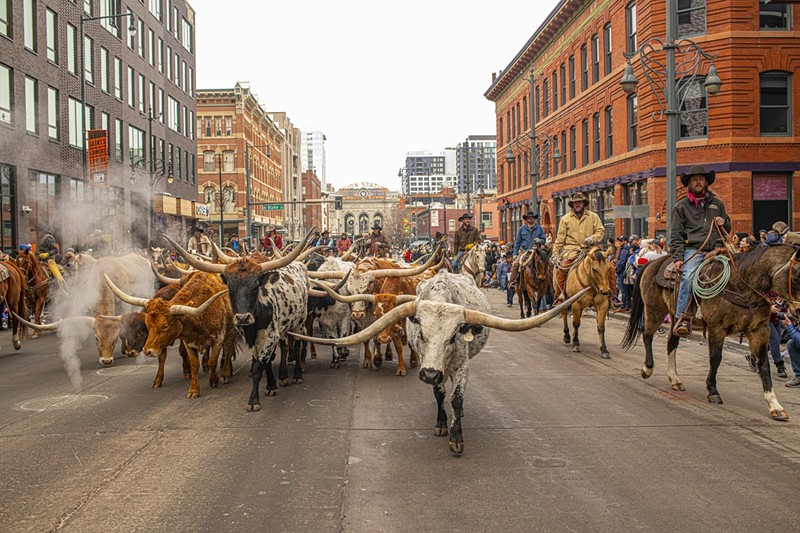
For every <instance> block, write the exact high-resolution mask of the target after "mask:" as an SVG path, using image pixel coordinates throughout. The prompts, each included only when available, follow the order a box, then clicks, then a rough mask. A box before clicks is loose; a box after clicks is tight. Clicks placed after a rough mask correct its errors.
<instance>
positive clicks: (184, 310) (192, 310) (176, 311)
mask: <svg viewBox="0 0 800 533" xmlns="http://www.w3.org/2000/svg"><path fill="white" fill-rule="evenodd" d="M226 292H228V289H225V290H224V291H219V292H218V293H217V294H215V295H214V296H212V297H211V298H209V299H208V300H206V301H205V302H203V305H201V306H200V307H192V306H190V305H180V304H175V305H171V306H170V307H169V314H171V315H191V316H198V315H202V314H203V313H204V312H205V310H206V309H208V307H209V306H210V305H211V304H213V303H214V300H216V299H217V298H219V297H220V296H222V295H223V294H225V293H226Z"/></svg>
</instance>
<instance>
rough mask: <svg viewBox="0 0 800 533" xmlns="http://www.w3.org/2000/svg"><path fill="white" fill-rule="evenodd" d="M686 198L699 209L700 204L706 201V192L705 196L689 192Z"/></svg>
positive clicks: (704, 192)
mask: <svg viewBox="0 0 800 533" xmlns="http://www.w3.org/2000/svg"><path fill="white" fill-rule="evenodd" d="M686 197H687V198H689V201H690V202H692V204H694V206H695V207H697V208H699V207H700V203H701V202H704V201H705V199H706V191H703V194H694V193H693V192H692V191H689V192H688V193H687V194H686Z"/></svg>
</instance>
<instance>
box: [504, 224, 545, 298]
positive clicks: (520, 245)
mask: <svg viewBox="0 0 800 533" xmlns="http://www.w3.org/2000/svg"><path fill="white" fill-rule="evenodd" d="M522 220H524V221H525V224H524V225H523V226H522V227H521V228H519V230H518V231H517V238H516V239H514V251H513V252H512V254H513V255H514V265H513V266H512V267H511V277H510V279H509V281H508V283H509V285H510V286H511V288H512V289H513V288H516V286H517V276H518V275H519V257H520V252H527V251H528V250H530V249H531V248H533V247H534V246H536V247H537V248H538V246H539V245H540V244H544V242H545V240H546V238H547V237H546V236H545V234H544V229H542V227H541V226H540V225H539V215H538V214H537V213H534V212H533V211H528V212H527V213H526V214H524V215H522Z"/></svg>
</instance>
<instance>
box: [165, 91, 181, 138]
mask: <svg viewBox="0 0 800 533" xmlns="http://www.w3.org/2000/svg"><path fill="white" fill-rule="evenodd" d="M167 102H168V103H169V107H168V108H167V109H168V111H169V117H168V118H167V121H168V122H167V126H169V129H171V130H172V131H177V132H178V133H180V132H181V123H180V120H181V119H180V105H179V104H178V101H177V100H175V99H174V98H173V97H171V96H168V97H167Z"/></svg>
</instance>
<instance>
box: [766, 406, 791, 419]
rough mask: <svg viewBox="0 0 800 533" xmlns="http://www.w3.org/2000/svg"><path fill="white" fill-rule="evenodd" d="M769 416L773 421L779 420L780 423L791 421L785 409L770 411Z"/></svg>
mask: <svg viewBox="0 0 800 533" xmlns="http://www.w3.org/2000/svg"><path fill="white" fill-rule="evenodd" d="M769 415H770V416H771V417H772V419H773V420H777V421H778V422H787V421H788V420H789V415H787V414H786V411H785V410H784V409H783V408H781V409H770V411H769Z"/></svg>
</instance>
